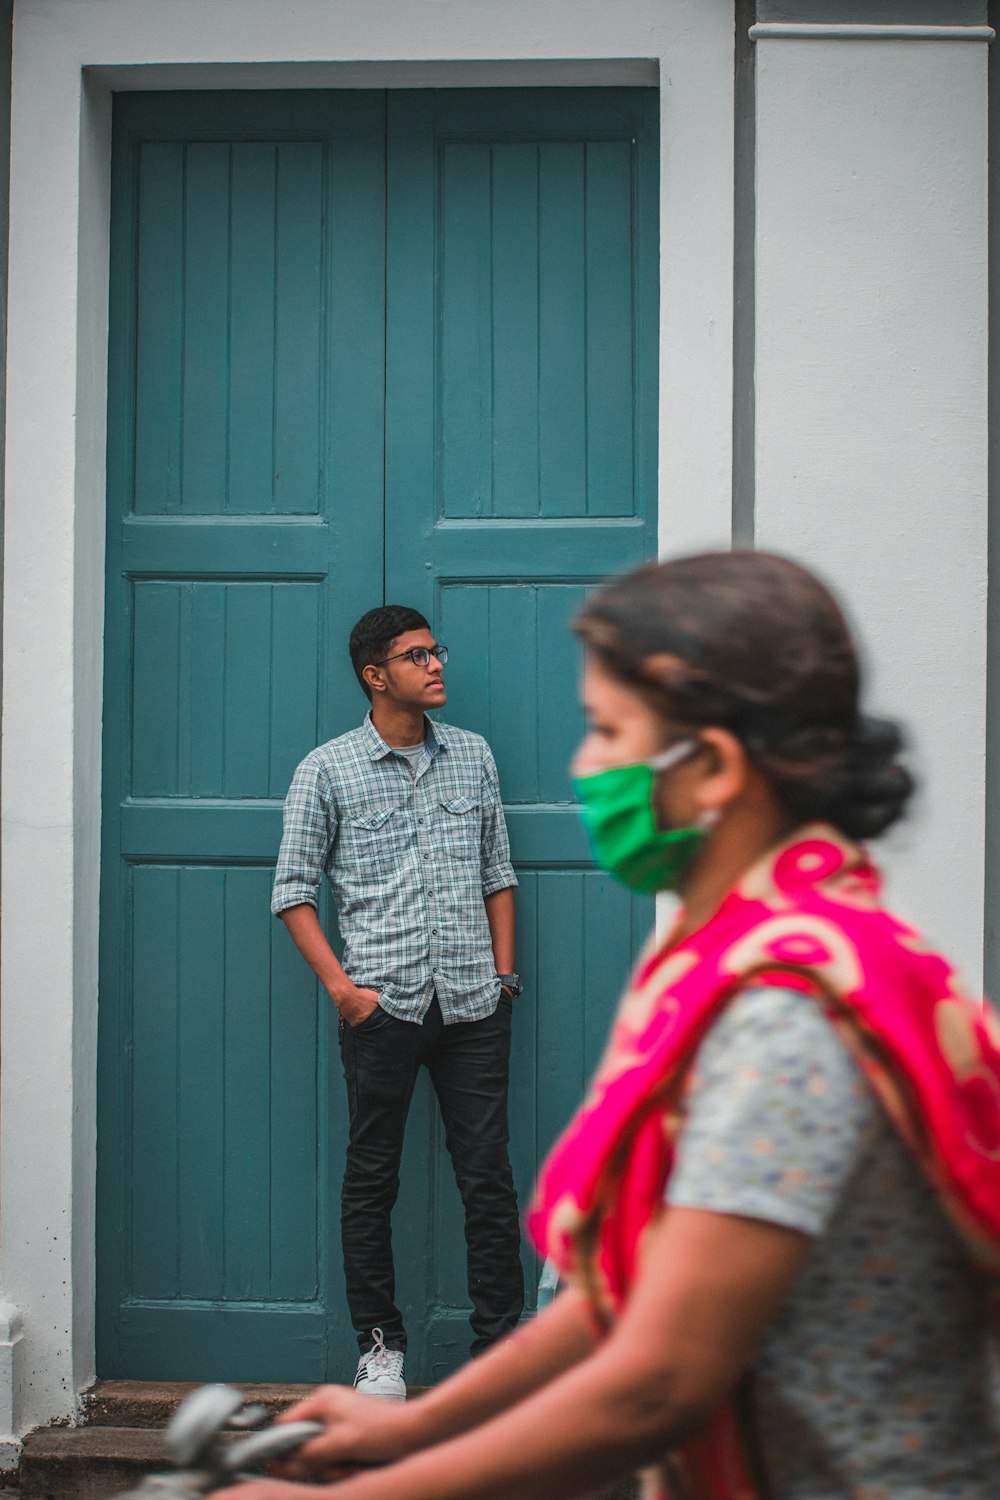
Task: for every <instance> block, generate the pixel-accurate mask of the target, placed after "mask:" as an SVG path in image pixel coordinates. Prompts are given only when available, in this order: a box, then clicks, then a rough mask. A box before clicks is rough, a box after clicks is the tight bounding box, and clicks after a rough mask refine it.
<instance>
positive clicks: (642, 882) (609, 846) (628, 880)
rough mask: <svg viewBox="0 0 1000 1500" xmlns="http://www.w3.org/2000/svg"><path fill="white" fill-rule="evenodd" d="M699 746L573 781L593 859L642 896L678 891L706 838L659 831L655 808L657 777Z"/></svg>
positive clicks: (696, 831) (694, 831)
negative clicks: (588, 836)
mask: <svg viewBox="0 0 1000 1500" xmlns="http://www.w3.org/2000/svg"><path fill="white" fill-rule="evenodd" d="M697 745H698V741H697V740H682V741H681V743H680V744H679V745H671V747H670V749H669V750H664V751H663V753H662V754H661V755H656V756H654V757H653V759H652V760H641V761H638V762H637V763H636V764H634V765H629V766H612V767H610V769H609V770H607V771H594V772H592V773H591V774H590V775H589V776H577V777H576V778H575V779H574V782H573V788H574V790H575V792H576V795H577V797H578V798H579V799H580V802H581V803H582V815H583V821H584V823H585V824H586V827H587V832H588V834H589V835H590V845H591V848H592V849H593V851H594V858H595V860H596V861H597V863H598V864H599V865H600V866H601V868H602V869H604V870H607V871H608V873H609V874H610V875H614V876H616V877H617V879H619V880H620V881H622V882H623V884H625V885H627V886H628V887H629V888H630V889H631V890H633V891H641V892H642V894H643V895H644V896H651V895H653V893H654V892H655V891H675V890H676V889H677V886H678V884H679V883H680V880H681V878H682V876H683V874H684V871H685V870H686V869H687V867H688V865H689V864H690V863H691V861H692V859H693V858H694V856H695V854H696V853H697V852H698V850H699V849H700V848H701V846H702V844H703V842H704V840H705V837H706V834H707V829H705V828H672V829H670V830H669V831H668V832H666V833H661V832H660V830H659V829H658V828H657V826H656V810H655V808H654V807H653V790H654V786H655V781H656V773H657V772H658V771H667V770H669V769H670V767H671V766H675V765H678V764H679V763H680V762H681V761H682V760H684V759H685V757H686V756H688V755H690V754H691V753H692V751H693V750H694V749H696V748H697Z"/></svg>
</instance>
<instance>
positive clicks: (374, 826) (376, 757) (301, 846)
mask: <svg viewBox="0 0 1000 1500" xmlns="http://www.w3.org/2000/svg"><path fill="white" fill-rule="evenodd" d="M426 724H427V734H426V738H425V740H424V748H423V751H422V753H421V755H420V756H419V758H418V759H417V761H416V764H415V767H414V770H413V771H411V770H410V767H409V765H408V764H407V761H406V757H405V756H403V755H401V754H400V753H398V752H397V751H395V750H393V749H392V748H391V746H389V745H387V744H386V742H385V740H384V739H383V738H382V736H381V735H380V734H379V733H378V730H377V729H376V728H375V726H374V724H373V723H372V718H371V714H370V713H369V714H368V715H367V717H366V718H365V721H364V723H363V724H362V725H361V726H360V728H358V729H352V730H351V731H350V732H349V733H348V734H342V735H341V736H340V737H339V738H338V739H335V740H330V741H328V743H327V744H325V745H320V746H319V748H318V749H316V750H313V751H312V752H311V754H309V755H307V756H306V758H305V760H304V761H303V762H302V763H301V765H300V766H299V768H298V770H297V771H296V772H295V775H294V777H293V778H292V784H291V786H290V788H289V790H288V796H287V797H286V798H285V824H284V834H283V836H282V840H281V849H280V851H279V854H278V866H277V869H276V871H275V879H274V890H273V893H272V897H271V910H272V911H273V912H274V914H275V916H277V915H278V914H279V913H280V912H283V911H287V910H288V908H289V907H292V906H301V905H303V904H304V903H306V902H308V904H309V905H310V906H316V904H317V898H318V893H319V887H320V884H321V882H322V879H323V876H324V875H326V877H327V879H328V880H329V882H330V888H331V890H332V892H333V899H334V901H335V902H336V906H337V916H338V920H339V925H340V932H341V936H342V938H343V940H344V952H343V958H342V963H343V965H344V968H345V970H346V971H347V973H348V974H349V975H350V977H351V979H352V980H353V981H354V983H355V984H356V985H358V986H359V987H361V988H363V989H373V990H378V991H379V1003H380V1004H381V1005H382V1007H383V1009H384V1010H387V1011H388V1012H389V1014H390V1015H394V1016H398V1017H399V1018H400V1019H401V1020H404V1021H419V1020H422V1019H423V1017H424V1015H425V1014H426V1012H427V1009H428V1007H429V1005H430V1003H431V999H432V997H433V995H434V992H435V991H436V992H437V997H438V1002H439V1004H440V1006H441V1013H442V1015H443V1017H444V1020H445V1022H446V1023H450V1022H453V1021H477V1020H482V1019H483V1018H484V1017H486V1016H489V1015H492V1013H493V1011H494V1010H495V1009H496V1004H497V1000H498V998H499V994H500V986H499V984H498V983H497V978H496V967H495V964H494V960H493V947H492V944H491V941H490V929H489V923H488V921H487V919H486V908H485V906H484V904H483V898H484V897H486V896H489V895H492V894H493V892H494V891H502V890H504V889H506V887H508V886H514V885H516V884H517V877H516V876H515V874H514V870H513V868H512V866H511V863H510V845H509V843H508V840H507V827H506V824H505V823H504V817H503V807H502V805H501V802H500V786H499V782H498V780H497V768H496V763H495V761H494V759H493V755H492V752H491V750H490V747H489V745H487V743H486V741H485V740H484V739H483V738H482V736H481V735H478V734H472V733H470V732H469V731H468V730H465V729H454V728H452V726H451V725H450V724H440V723H433V724H432V723H431V721H430V720H429V719H428V720H426Z"/></svg>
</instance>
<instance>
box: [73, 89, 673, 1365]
mask: <svg viewBox="0 0 1000 1500" xmlns="http://www.w3.org/2000/svg"><path fill="white" fill-rule="evenodd" d="M655 162H656V150H655V95H654V94H652V93H651V92H649V91H644V90H572V89H565V90H552V91H546V90H530V91H529V90H480V91H474V92H473V91H441V92H426V93H425V92H405V93H404V92H401V93H398V94H392V95H386V94H384V93H379V92H369V91H351V92H342V93H332V92H325V93H299V94H254V93H239V94H229V95H210V94H202V95H154V96H133V97H131V98H122V99H120V100H119V101H118V103H117V105H116V120H115V144H114V200H113V247H114V248H113V267H112V332H111V400H110V419H109V450H108V452H109V462H108V469H109V487H108V488H109V523H108V607H107V629H106V686H105V746H104V755H105V783H104V849H103V873H102V968H101V992H100V1080H99V1082H100V1114H99V1206H98V1225H99V1229H98V1255H99V1297H98V1322H99V1354H98V1358H99V1369H100V1372H101V1373H102V1374H103V1375H127V1376H133V1377H140V1378H147V1379H150V1378H159V1379H212V1378H231V1379H243V1380H249V1379H275V1380H319V1379H324V1378H335V1379H343V1378H350V1375H351V1374H352V1369H353V1349H354V1343H353V1337H352V1334H351V1330H350V1328H349V1325H348V1322H347V1318H346V1311H345V1308H344V1297H343V1281H342V1273H341V1270H340V1254H339V1230H338V1215H337V1204H338V1199H339V1178H340V1171H341V1160H342V1155H343V1149H344V1138H345V1121H344V1116H345V1113H346V1110H345V1104H344V1099H343V1084H342V1081H341V1075H340V1068H339V1059H338V1057H337V1053H336V1041H335V1033H334V1029H333V1028H331V1026H330V1007H329V1004H328V1002H326V1000H325V997H323V996H320V995H318V994H317V988H316V985H315V984H314V983H313V982H312V980H311V976H309V975H308V972H307V971H306V970H305V966H304V965H303V964H302V962H301V960H300V959H299V958H298V956H297V955H296V954H295V952H294V950H293V949H292V946H291V944H290V941H289V940H288V938H287V935H286V934H285V932H284V929H283V928H282V927H281V926H280V924H278V923H276V922H274V921H273V920H272V919H271V918H270V916H269V915H268V893H269V886H270V879H271V870H272V867H273V861H274V855H275V852H276V849H277V843H278V839H279V837H280V804H281V798H282V796H283V794H284V791H285V789H286V786H287V783H288V780H289V778H290V775H291V772H292V770H293V768H294V766H295V764H296V763H297V761H298V760H299V759H300V758H301V756H302V755H303V754H305V753H306V751H307V750H309V749H310V748H312V746H313V745H314V744H316V743H319V742H320V741H322V740H323V739H326V738H329V737H330V736H332V735H334V734H338V733H340V732H342V731H343V730H344V729H346V728H348V727H350V726H351V725H352V724H354V723H356V722H357V721H358V720H359V719H360V717H361V715H362V713H363V711H364V707H365V704H364V700H363V699H362V697H361V695H360V692H359V690H358V689H357V687H356V685H355V683H354V680H353V674H352V673H351V671H350V665H349V662H348V660H347V655H346V644H345V643H346V636H347V632H348V631H349V629H350V626H351V624H352V623H353V621H354V619H355V618H356V617H357V616H358V615H360V614H361V613H362V612H363V611H364V610H365V609H367V608H369V607H371V605H372V604H373V603H378V602H381V601H382V600H383V599H389V600H393V601H397V602H409V603H413V604H416V605H417V607H419V608H423V609H424V610H425V612H427V613H428V615H429V617H430V618H431V619H432V623H433V624H434V627H435V629H436V630H437V631H438V634H439V636H440V637H441V639H443V640H445V641H447V643H448V644H449V646H450V647H451V650H452V659H451V664H450V665H449V669H448V679H449V688H450V697H449V706H448V709H447V711H446V717H448V718H450V719H451V720H452V721H454V722H456V723H459V724H464V725H466V726H468V727H471V728H474V729H478V730H480V731H481V732H483V733H485V734H486V735H487V737H488V738H489V739H490V741H491V743H492V745H493V747H494V750H495V751H496V754H497V759H498V762H499V766H500V773H501V781H502V785H503V789H504V795H505V802H506V804H507V812H508V820H509V826H510V830H511V838H512V845H513V850H514V856H515V862H516V864H517V867H518V871H519V876H520V879H521V887H520V890H519V895H518V911H519V922H520V931H521V939H520V942H519V962H520V966H521V968H522V969H523V971H524V972H525V975H526V979H527V991H526V994H525V996H524V997H523V998H522V1000H521V1001H520V1002H519V1006H518V1012H517V1019H516V1037H515V1059H514V1065H513V1082H512V1091H511V1107H512V1132H513V1143H512V1151H513V1155H514V1159H515V1170H516V1173H517V1178H518V1183H519V1189H520V1191H521V1194H522V1198H523V1197H525V1196H526V1195H527V1192H528V1189H529V1186H530V1182H531V1179H532V1177H533V1175H534V1171H535V1168H536V1165H537V1161H538V1157H539V1155H540V1154H541V1153H542V1152H543V1151H544V1149H545V1148H546V1147H547V1145H548V1144H549V1142H550V1141H551V1139H552V1137H553V1135H554V1134H555V1133H556V1131H557V1130H558V1128H559V1126H560V1125H561V1123H562V1122H563V1121H564V1119H565V1118H566V1116H567V1115H568V1114H569V1112H570V1110H571V1109H572V1107H573V1104H574V1102H575V1101H576V1099H577V1098H578V1096H579V1094H580V1092H581V1089H582V1087H583V1083H584V1081H585V1078H586V1076H587V1074H588V1073H589V1071H590V1069H591V1068H592V1066H593V1064H594V1062H595V1060H596V1055H597V1051H598V1049H599V1047H600V1044H601V1041H602V1038H603V1034H604V1030H605V1027H606V1024H607V1019H608V1015H609V1013H610V1008H611V1006H612V1004H613V1001H614V998H615V994H616V992H617V990H618V988H619V986H620V983H621V980H622V977H623V975H624V972H625V970H626V968H627V966H628V963H629V961H630V958H631V956H632V954H633V952H634V949H635V946H636V944H637V942H638V941H639V939H640V938H641V936H642V935H643V934H644V932H645V930H646V928H647V927H648V925H649V922H650V921H651V910H650V907H649V904H648V903H642V902H632V901H631V900H630V899H629V897H628V896H627V894H626V893H624V892H623V891H621V890H620V889H619V888H617V887H616V886H614V885H613V884H612V883H611V882H610V881H609V880H608V879H607V878H606V877H604V876H603V875H601V874H599V873H597V872H594V871H593V870H592V869H591V868H590V866H589V862H588V859H587V851H586V847H585V842H584V839H583V836H582V832H581V829H580V826H579V823H578V820H577V818H576V814H575V812H574V811H573V808H572V806H571V801H570V796H571V794H570V787H569V783H568V779H567V776H566V772H565V766H566V761H567V758H568V755H569V753H570V750H571V747H572V745H573V743H574V740H575V738H576V736H577V734H578V730H579V717H578V711H577V709H576V706H575V690H576V673H577V663H576V653H575V650H574V647H573V645H572V642H571V640H570V637H569V635H568V633H567V630H566V622H567V620H568V619H569V617H570V616H571V615H572V612H573V610H574V609H575V608H576V607H577V606H578V604H579V602H580V600H581V598H582V597H583V594H584V592H585V590H586V588H587V587H588V586H589V585H591V584H592V583H593V582H595V581H597V580H598V579H600V578H601V577H603V576H605V575H606V574H607V573H609V572H611V571H614V570H616V569H617V568H619V567H624V566H627V565H629V564H630V563H633V562H636V561H639V560H640V559H642V558H643V557H646V556H649V555H651V554H652V553H653V551H654V537H655V477H654V468H655V365H656V358H655V346H656V306H655V285H656V261H657V245H656V229H655V220H656V212H655V200H656V177H655V170H656V169H655ZM325 919H326V920H327V921H331V931H333V930H334V929H333V927H332V920H331V916H330V914H329V912H326V913H325ZM395 1231H396V1243H397V1267H398V1277H399V1283H400V1285H399V1291H400V1297H401V1302H402V1305H403V1307H404V1311H405V1313H406V1317H407V1322H408V1325H409V1328H410V1330H411V1350H410V1354H409V1356H408V1361H407V1368H408V1376H409V1378H410V1379H411V1380H426V1379H431V1378H435V1377H436V1376H438V1375H440V1374H441V1373H443V1372H444V1371H445V1370H447V1369H449V1368H451V1367H453V1366H454V1364H455V1363H457V1362H458V1361H459V1360H460V1359H461V1358H462V1357H463V1355H464V1352H465V1349H466V1347H467V1341H468V1339H467V1330H466V1323H465V1319H466V1310H465V1298H464V1265H463V1259H464V1257H463V1242H462V1232H461V1222H460V1211H459V1206H458V1202H457V1194H456V1193H455V1190H454V1186H453V1183H452V1181H451V1175H450V1169H449V1168H448V1165H447V1161H446V1158H445V1157H444V1155H443V1148H442V1144H441V1141H440V1139H439V1131H438V1126H437V1122H436V1118H435V1111H434V1109H433V1107H432V1101H431V1099H430V1097H429V1091H428V1090H426V1089H421V1090H420V1091H418V1095H417V1098H416V1099H415V1102H414V1113H413V1120H412V1124H411V1129H410V1133H409V1139H408V1143H407V1151H406V1159H405V1161H404V1172H403V1189H402V1193H401V1197H400V1203H399V1206H398V1209H397V1213H396V1218H395ZM525 1263H526V1267H527V1270H528V1279H529V1285H530V1284H532V1283H533V1280H534V1277H535V1264H534V1261H533V1258H532V1257H531V1256H530V1255H529V1254H528V1253H527V1251H526V1253H525Z"/></svg>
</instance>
